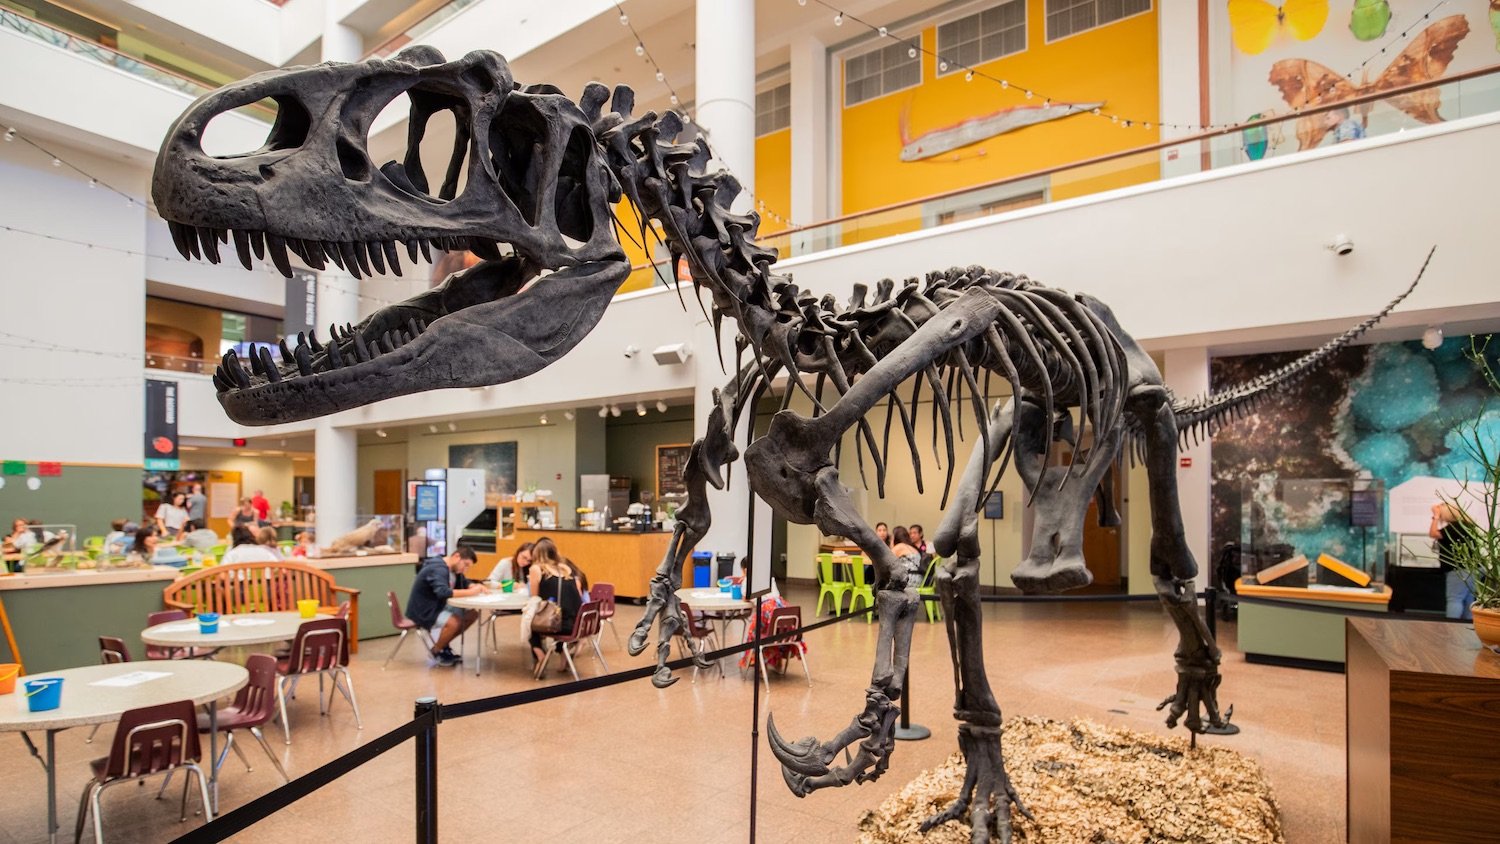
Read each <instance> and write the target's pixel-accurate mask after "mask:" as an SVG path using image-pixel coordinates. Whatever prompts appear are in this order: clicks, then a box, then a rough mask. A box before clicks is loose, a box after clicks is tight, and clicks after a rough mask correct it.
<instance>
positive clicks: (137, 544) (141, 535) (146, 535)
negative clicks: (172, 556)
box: [130, 522, 162, 562]
mask: <svg viewBox="0 0 1500 844" xmlns="http://www.w3.org/2000/svg"><path fill="white" fill-rule="evenodd" d="M161 544H162V542H161V537H159V536H157V535H156V523H155V522H146V523H145V524H143V525H141V526H140V528H139V529H137V530H136V532H135V541H134V542H132V543H131V545H130V556H132V557H140V558H141V559H142V560H145V561H146V562H150V561H151V557H152V556H153V555H155V554H156V549H157V548H158V547H159V546H160V545H161Z"/></svg>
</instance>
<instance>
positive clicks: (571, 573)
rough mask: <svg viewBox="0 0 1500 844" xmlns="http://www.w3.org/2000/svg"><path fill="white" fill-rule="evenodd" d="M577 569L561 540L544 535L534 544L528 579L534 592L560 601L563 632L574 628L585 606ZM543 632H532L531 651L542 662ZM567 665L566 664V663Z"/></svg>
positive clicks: (535, 594) (545, 600) (537, 596)
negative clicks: (560, 547) (561, 547)
mask: <svg viewBox="0 0 1500 844" xmlns="http://www.w3.org/2000/svg"><path fill="white" fill-rule="evenodd" d="M575 570H576V567H575V566H573V565H572V564H571V563H569V562H568V561H567V560H566V559H564V558H563V555H562V554H561V553H559V552H558V550H557V543H555V542H553V541H552V540H551V539H549V538H547V537H545V536H544V537H542V538H541V539H538V540H537V541H536V543H535V544H534V545H532V546H531V565H530V566H529V567H528V573H529V578H528V580H527V583H528V584H529V586H530V588H531V595H532V597H535V598H540V599H541V600H542V601H543V602H547V601H556V602H557V606H558V608H559V609H561V610H562V627H561V629H560V632H563V633H568V632H571V631H572V630H573V619H575V618H576V617H577V616H578V608H579V607H581V606H583V585H582V583H581V582H580V580H579V578H578V576H577V574H575ZM542 635H543V634H541V633H538V632H535V631H532V634H531V653H532V655H533V656H535V657H536V660H537V664H539V665H540V664H541V661H542V659H543V658H545V657H546V656H547V652H546V651H545V650H543V648H542ZM563 666H564V667H566V663H563Z"/></svg>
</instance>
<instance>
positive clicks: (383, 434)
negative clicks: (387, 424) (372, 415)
mask: <svg viewBox="0 0 1500 844" xmlns="http://www.w3.org/2000/svg"><path fill="white" fill-rule="evenodd" d="M375 436H377V437H380V438H381V439H385V438H386V437H387V436H389V435H388V434H387V433H386V432H385V429H384V428H376V429H375Z"/></svg>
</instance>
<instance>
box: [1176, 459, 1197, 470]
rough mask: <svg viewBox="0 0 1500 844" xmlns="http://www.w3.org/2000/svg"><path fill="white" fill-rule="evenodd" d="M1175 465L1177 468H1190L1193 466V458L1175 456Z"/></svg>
mask: <svg viewBox="0 0 1500 844" xmlns="http://www.w3.org/2000/svg"><path fill="white" fill-rule="evenodd" d="M1177 467H1178V468H1179V469H1191V468H1193V458H1191V457H1179V458H1177Z"/></svg>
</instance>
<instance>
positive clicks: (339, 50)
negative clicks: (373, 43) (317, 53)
mask: <svg viewBox="0 0 1500 844" xmlns="http://www.w3.org/2000/svg"><path fill="white" fill-rule="evenodd" d="M343 5H344V4H342V3H335V2H333V0H323V50H322V59H323V61H325V62H357V61H359V60H360V58H362V57H363V56H364V54H365V39H364V36H363V35H360V34H359V30H357V29H355V28H354V27H352V26H345V25H344V24H343V23H341V22H340V21H339V11H340V7H341V6H343Z"/></svg>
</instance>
